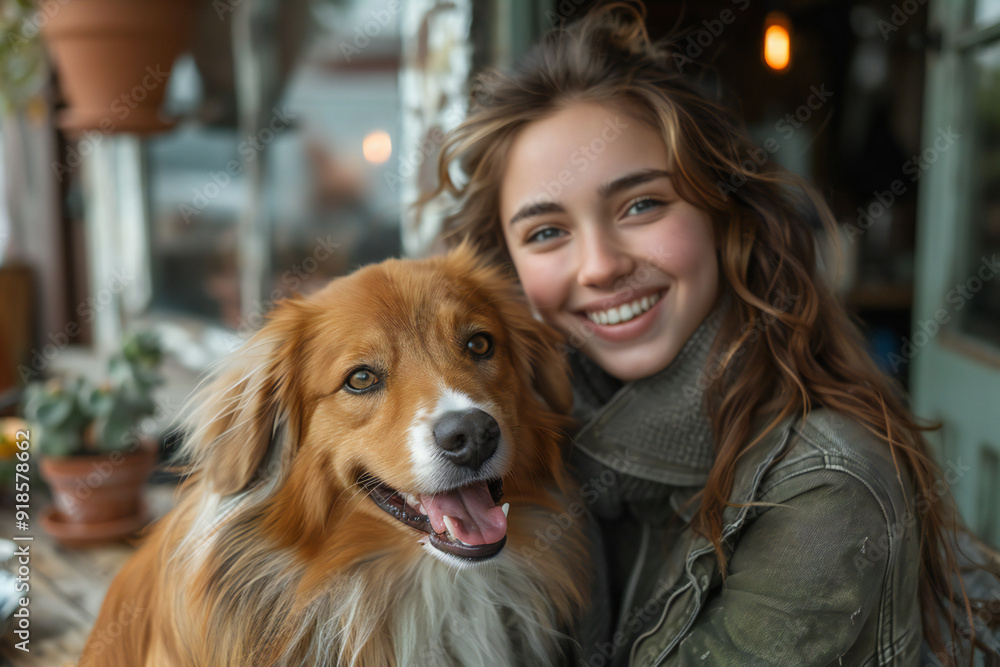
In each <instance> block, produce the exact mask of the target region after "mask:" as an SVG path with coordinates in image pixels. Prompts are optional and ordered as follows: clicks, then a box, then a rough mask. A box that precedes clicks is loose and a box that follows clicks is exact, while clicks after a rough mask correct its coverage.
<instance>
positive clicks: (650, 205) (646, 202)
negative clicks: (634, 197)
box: [625, 199, 663, 215]
mask: <svg viewBox="0 0 1000 667" xmlns="http://www.w3.org/2000/svg"><path fill="white" fill-rule="evenodd" d="M662 205H663V202H662V201H660V200H659V199H640V200H638V201H635V202H632V205H631V206H629V207H628V210H627V211H625V214H626V215H639V214H640V213H645V212H647V211H652V210H653V209H655V208H657V207H659V206H662Z"/></svg>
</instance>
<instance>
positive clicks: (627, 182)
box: [597, 169, 672, 199]
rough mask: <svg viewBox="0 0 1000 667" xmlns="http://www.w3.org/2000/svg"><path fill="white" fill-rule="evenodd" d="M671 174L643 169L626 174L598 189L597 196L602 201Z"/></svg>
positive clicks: (660, 170)
mask: <svg viewBox="0 0 1000 667" xmlns="http://www.w3.org/2000/svg"><path fill="white" fill-rule="evenodd" d="M671 176H672V174H671V173H670V172H669V171H665V170H663V169H643V170H641V171H637V172H634V173H631V174H626V175H625V176H622V177H621V178H616V179H615V180H613V181H611V182H610V183H606V184H604V185H602V186H601V187H600V188H599V189H598V191H597V192H598V194H599V195H600V196H601V198H602V199H608V198H609V197H612V196H614V195H616V194H618V193H619V192H621V191H623V190H628V189H629V188H632V187H635V186H636V185H642V184H643V183H646V182H648V181H655V180H656V179H658V178H670V177H671Z"/></svg>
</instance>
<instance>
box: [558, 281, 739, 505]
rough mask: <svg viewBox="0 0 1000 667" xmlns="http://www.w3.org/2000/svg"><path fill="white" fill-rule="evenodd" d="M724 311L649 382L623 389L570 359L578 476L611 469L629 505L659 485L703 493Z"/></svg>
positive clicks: (579, 357) (583, 361)
mask: <svg viewBox="0 0 1000 667" xmlns="http://www.w3.org/2000/svg"><path fill="white" fill-rule="evenodd" d="M725 307H726V299H722V300H720V302H719V303H718V304H716V307H715V308H714V309H713V310H712V312H711V313H709V315H708V316H707V317H706V318H705V320H704V321H703V322H702V323H701V325H700V326H699V327H698V328H697V329H696V330H695V332H694V333H693V334H692V335H691V338H689V339H688V341H687V342H686V343H685V344H684V346H683V347H682V348H681V351H680V352H679V353H678V355H677V357H676V358H675V359H674V360H673V361H672V362H671V363H670V364H669V365H668V366H667V367H666V368H664V369H663V370H661V371H660V372H658V373H656V374H655V375H652V376H650V377H647V378H642V379H640V380H635V381H633V382H628V383H625V384H622V383H621V382H620V381H619V380H617V379H615V378H613V377H611V376H610V375H608V374H607V373H606V372H604V371H603V370H602V369H601V368H600V367H599V366H597V364H595V363H594V362H593V361H591V360H590V359H588V358H587V357H585V356H584V355H583V354H581V353H579V352H578V351H573V352H572V353H571V354H570V366H571V368H572V370H573V374H574V383H573V384H574V407H573V415H574V417H576V418H577V420H578V422H579V423H580V424H581V428H580V430H579V431H578V432H577V433H576V435H575V437H574V444H575V449H576V450H578V451H576V452H574V455H573V459H574V462H575V464H576V465H577V467H578V468H586V469H585V470H580V472H579V473H578V474H582V475H584V476H585V477H586V476H592V475H594V474H599V471H600V469H601V468H611V469H612V470H614V471H615V472H616V473H617V476H618V479H619V483H618V486H619V487H620V488H619V491H620V492H622V493H623V494H624V496H626V498H623V499H630V500H640V499H641V497H643V496H645V497H648V496H650V495H660V494H661V493H662V492H663V491H666V489H663V488H662V485H667V486H670V487H678V486H682V487H699V488H700V487H702V486H704V484H705V482H706V480H707V479H708V472H709V469H710V468H711V466H712V461H713V458H714V454H713V450H714V443H713V438H712V430H711V426H710V423H709V418H708V412H707V410H706V409H705V400H704V398H705V389H706V388H707V387H708V385H709V384H710V380H711V378H710V377H709V376H708V375H707V370H710V366H709V357H710V351H711V347H712V342H713V341H714V340H715V337H716V334H717V333H718V332H719V328H720V326H721V324H722V319H723V315H724V312H725ZM580 454H583V455H585V456H580ZM629 478H633V479H632V480H630V479H629ZM644 482H645V483H644ZM650 483H653V484H650ZM655 487H660V488H661V489H662V490H661V491H659V492H658V490H657V489H656V488H655Z"/></svg>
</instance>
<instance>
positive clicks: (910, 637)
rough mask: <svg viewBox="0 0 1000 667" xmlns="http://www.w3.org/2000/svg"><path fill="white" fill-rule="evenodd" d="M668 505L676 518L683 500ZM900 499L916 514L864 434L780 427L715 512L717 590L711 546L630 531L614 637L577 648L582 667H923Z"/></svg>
mask: <svg viewBox="0 0 1000 667" xmlns="http://www.w3.org/2000/svg"><path fill="white" fill-rule="evenodd" d="M591 444H592V443H591ZM595 453H596V454H597V455H598V456H601V457H602V458H603V455H604V454H606V453H599V452H595ZM782 454H783V456H782ZM619 457H620V460H622V461H627V460H628V459H627V458H625V455H623V454H620V455H619ZM635 465H641V464H638V463H637V464H635ZM671 497H672V501H671V505H672V506H680V505H681V503H682V502H683V500H684V499H686V494H685V492H684V490H683V489H681V488H677V489H675V490H673V491H672V493H671ZM907 498H910V499H911V500H910V505H911V510H912V504H913V500H912V498H913V493H912V490H911V487H910V482H909V480H908V479H907V478H906V477H905V476H903V477H902V479H900V478H899V477H897V475H896V472H895V467H894V466H893V463H892V459H891V456H890V455H889V451H888V448H886V447H884V446H880V445H879V444H878V443H876V442H873V438H872V437H871V436H870V435H869V434H868V433H867V432H866V431H864V430H863V429H861V428H860V427H859V426H857V425H855V424H852V423H850V422H847V421H846V420H841V419H839V418H837V417H836V416H835V415H832V414H830V413H828V412H827V411H824V410H820V411H816V412H814V413H813V414H812V415H810V417H809V418H808V419H807V420H806V421H805V422H803V423H797V424H786V425H784V426H782V427H779V428H778V429H776V430H775V432H774V433H773V434H772V436H771V437H769V438H767V439H765V440H764V441H763V442H761V443H759V445H758V446H755V447H754V448H753V449H751V450H750V451H749V452H748V454H747V455H746V456H745V457H743V459H742V460H741V461H740V463H739V465H738V467H737V471H736V477H735V484H734V486H733V492H732V495H731V500H732V501H733V502H734V503H735V504H736V505H738V506H733V507H728V508H726V510H725V512H724V513H723V526H724V528H723V533H722V534H723V537H724V538H725V553H726V554H727V557H728V560H729V563H728V573H727V577H726V581H725V583H723V581H722V578H721V576H720V574H719V567H718V560H717V558H716V554H715V551H714V549H713V547H712V544H711V543H710V542H709V540H707V539H706V538H704V537H700V536H698V535H695V534H694V532H693V531H692V530H691V529H690V527H688V526H683V527H676V528H672V527H669V526H663V525H661V524H657V523H654V522H650V521H639V522H636V523H638V524H639V525H638V531H637V533H638V540H636V541H634V542H633V543H631V544H630V545H629V550H630V551H632V552H633V554H634V562H633V565H632V567H631V568H630V571H629V573H628V577H627V579H626V582H627V585H626V587H625V589H624V590H623V591H622V593H621V595H620V596H619V597H618V605H617V606H618V608H617V609H616V610H615V611H616V612H617V613H616V614H615V619H616V621H615V623H614V627H613V630H612V634H611V636H610V637H607V638H606V639H605V640H604V641H602V642H596V643H594V644H592V645H591V646H586V647H585V650H586V651H587V652H588V654H589V658H587V659H586V661H585V664H589V665H704V664H713V665H840V664H842V665H916V664H918V656H919V651H920V646H921V639H922V633H921V621H920V606H919V602H918V599H917V585H916V584H917V576H918V566H919V558H918V545H917V538H918V535H917V529H916V525H915V521H914V520H913V519H912V516H913V515H912V514H910V513H909V511H911V510H908V509H907V504H906V499H907ZM748 503H759V504H758V505H753V506H752V505H748ZM626 511H627V512H631V510H626ZM691 513H692V510H691V508H690V507H689V508H688V509H687V510H686V511H685V512H683V513H682V516H683V517H684V518H690V515H691ZM617 521H618V522H619V523H621V522H634V519H632V518H631V515H628V516H622V517H619V518H618V519H617ZM601 522H602V524H603V525H608V524H613V523H614V522H616V519H614V518H611V519H604V520H602V521H601ZM625 532H626V531H621V530H619V531H614V530H605V531H604V535H605V539H608V537H609V536H611V539H616V537H617V536H620V535H624V534H625ZM613 597H614V596H613ZM601 658H603V659H604V660H602V659H601Z"/></svg>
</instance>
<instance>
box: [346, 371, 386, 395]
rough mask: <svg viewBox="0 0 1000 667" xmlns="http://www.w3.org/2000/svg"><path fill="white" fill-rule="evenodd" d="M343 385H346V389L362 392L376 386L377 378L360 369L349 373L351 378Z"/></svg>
mask: <svg viewBox="0 0 1000 667" xmlns="http://www.w3.org/2000/svg"><path fill="white" fill-rule="evenodd" d="M344 384H346V385H347V387H348V389H353V390H354V391H364V390H365V389H371V388H372V387H374V386H375V385H376V384H378V376H377V375H375V374H374V373H372V372H371V371H370V370H368V369H367V368H362V369H359V370H356V371H354V372H353V373H351V376H350V377H349V378H347V382H345V383H344Z"/></svg>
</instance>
